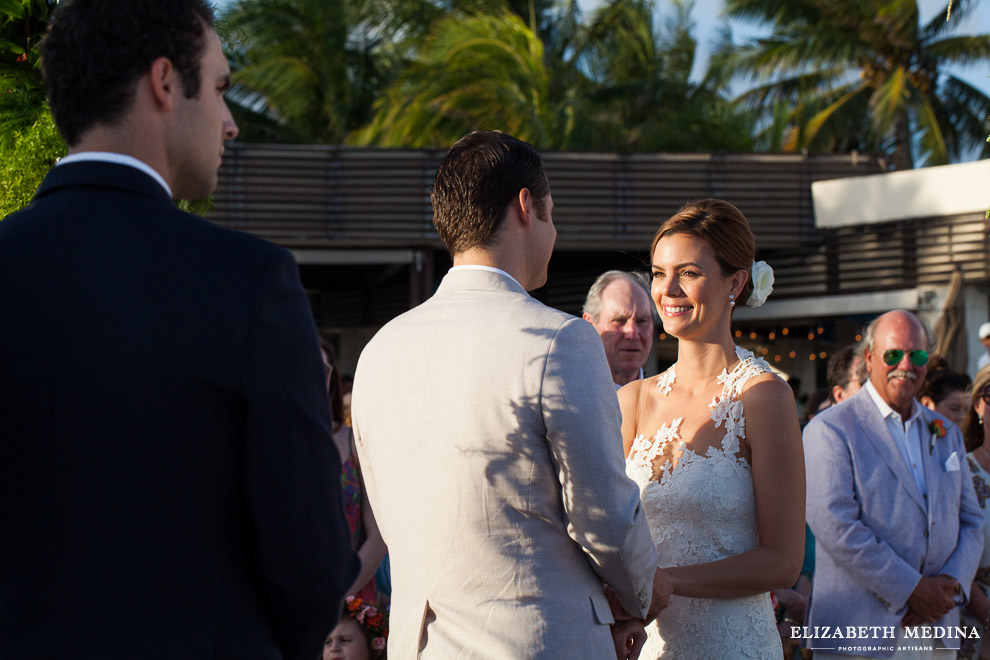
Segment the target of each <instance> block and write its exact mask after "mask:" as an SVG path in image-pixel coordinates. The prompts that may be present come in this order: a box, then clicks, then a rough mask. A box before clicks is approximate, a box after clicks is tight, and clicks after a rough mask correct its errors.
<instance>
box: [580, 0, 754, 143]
mask: <svg viewBox="0 0 990 660" xmlns="http://www.w3.org/2000/svg"><path fill="white" fill-rule="evenodd" d="M693 8H694V3H693V1H682V0H674V1H673V2H672V9H673V12H672V14H670V15H668V16H667V17H666V19H665V20H664V22H663V25H662V29H659V30H658V29H657V27H656V25H657V24H656V21H654V20H653V17H654V15H655V13H656V11H655V5H654V2H653V1H652V0H632V1H627V2H617V3H612V4H609V5H606V6H604V7H602V8H601V9H600V10H599V13H598V14H597V15H596V16H595V17H594V18H593V19H592V21H591V25H592V26H593V27H592V28H591V32H592V37H591V43H590V45H589V47H588V48H587V49H586V53H585V55H584V62H583V66H584V67H586V68H587V69H588V70H589V76H588V85H587V86H588V90H587V92H586V93H587V96H588V99H589V106H590V110H589V112H590V115H591V118H592V120H593V121H592V122H591V123H592V124H593V125H594V126H595V127H596V129H597V130H596V131H595V134H594V135H589V136H587V140H588V141H589V142H591V144H590V145H589V146H593V147H594V148H597V149H607V150H618V151H659V150H669V151H715V150H727V151H750V150H751V149H752V146H753V141H752V139H751V134H752V128H753V119H752V115H751V113H747V112H744V111H743V110H742V109H741V108H739V107H737V106H735V105H734V104H732V103H731V102H729V101H728V100H727V98H728V90H727V88H728V82H729V76H727V75H725V72H724V70H723V68H722V67H720V63H721V61H722V59H724V57H725V54H726V52H727V49H731V40H727V39H724V40H723V44H722V46H721V47H720V48H719V49H718V50H717V51H716V53H715V54H714V55H713V57H712V58H711V61H710V66H709V69H708V71H707V73H706V74H705V76H704V77H703V78H702V79H701V80H700V81H697V82H694V81H692V80H691V79H690V77H691V71H692V69H693V67H694V62H695V54H696V51H697V47H698V43H697V40H696V38H695V36H694V31H695V25H694V22H693V20H692V18H691V13H692V11H693Z"/></svg>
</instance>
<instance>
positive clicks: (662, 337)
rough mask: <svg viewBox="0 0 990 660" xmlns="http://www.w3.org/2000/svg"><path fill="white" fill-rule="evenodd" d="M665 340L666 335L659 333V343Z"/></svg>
mask: <svg viewBox="0 0 990 660" xmlns="http://www.w3.org/2000/svg"><path fill="white" fill-rule="evenodd" d="M666 338H667V333H666V332H661V333H660V341H663V340H664V339H666Z"/></svg>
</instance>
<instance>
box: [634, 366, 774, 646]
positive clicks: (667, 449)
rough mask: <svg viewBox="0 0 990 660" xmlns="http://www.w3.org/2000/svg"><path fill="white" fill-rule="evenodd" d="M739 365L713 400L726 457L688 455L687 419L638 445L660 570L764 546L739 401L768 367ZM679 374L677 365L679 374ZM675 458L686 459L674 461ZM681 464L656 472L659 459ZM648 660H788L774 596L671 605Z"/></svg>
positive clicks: (638, 475)
mask: <svg viewBox="0 0 990 660" xmlns="http://www.w3.org/2000/svg"><path fill="white" fill-rule="evenodd" d="M736 355H737V356H738V357H739V360H740V361H739V363H738V364H737V365H736V366H735V367H734V368H733V370H732V371H731V372H726V371H723V372H722V374H721V375H720V376H719V377H718V382H719V383H721V384H722V394H721V396H720V397H716V398H715V399H713V400H712V403H711V404H710V405H709V407H710V408H711V410H712V413H711V416H712V420H713V421H714V422H715V427H716V428H723V429H724V430H725V435H724V436H723V438H722V442H721V448H718V447H710V448H709V449H708V451H707V452H706V453H705V454H704V455H698V454H696V453H694V452H692V451H691V450H690V449H688V448H686V447H685V446H684V442H683V441H682V440H681V438H680V434H679V427H680V424H681V421H682V419H683V418H676V419H673V420H671V421H670V423H669V424H663V425H662V426H661V427H660V429H659V430H658V431H657V432H656V434H655V435H654V436H653V437H647V436H645V435H639V436H637V437H636V438H635V440H634V442H633V446H632V450H631V451H630V452H629V458H628V459H627V460H626V474H628V475H629V477H630V478H632V479H633V480H634V481H635V482H636V483H637V484H638V485H639V488H640V497H641V498H642V500H643V508H644V510H645V512H646V519H647V521H649V524H650V530H651V531H652V533H653V542H654V543H656V546H657V554H658V562H659V565H660V566H688V565H694V564H702V563H706V562H712V561H715V560H717V559H722V558H723V557H729V556H732V555H737V554H740V553H742V552H745V551H747V550H752V549H753V548H755V547H756V546H757V531H756V504H755V502H754V499H753V477H752V473H751V470H750V467H749V464H748V463H747V462H746V461H745V459H743V458H741V457H739V456H738V453H739V442H740V440H741V439H743V438H744V437H745V435H746V417H745V413H744V411H743V404H742V401H740V398H739V396H740V394H741V392H742V390H743V386H744V385H745V384H746V382H747V381H748V380H749V379H750V378H752V377H754V376H756V375H759V374H762V373H764V372H767V371H770V367H769V366H768V365H767V363H766V362H765V361H764V360H762V359H759V358H755V357H754V356H753V354H752V353H750V352H749V351H746V350H744V349H741V348H739V347H736ZM675 366H676V365H675ZM674 378H675V373H674V367H671V368H670V369H668V370H667V371H666V372H664V373H663V374H661V375H660V377H659V379H658V381H657V388H658V389H659V391H660V393H661V395H664V396H665V395H667V394H668V393H669V392H670V388H671V385H672V384H673V382H674ZM678 451H683V453H681V454H680V456H677V452H678ZM671 452H673V453H674V457H675V458H676V465H675V466H674V467H673V469H671V467H670V462H669V461H667V462H666V463H665V464H664V465H663V467H662V468H660V469H657V468H655V467H654V466H655V465H656V462H657V460H656V459H657V458H658V457H660V456H665V455H667V456H669V455H670V454H671ZM655 472H659V474H655ZM647 635H648V639H647V642H646V646H645V647H644V648H643V652H642V653H641V654H640V657H641V658H644V659H645V660H655V659H656V658H661V657H662V658H663V659H664V660H735V659H736V658H759V659H760V660H766V659H769V658H780V657H782V655H783V651H782V650H781V645H780V636H779V635H778V633H777V629H776V626H775V619H774V614H773V608H772V606H771V604H770V594H768V593H764V594H758V595H756V596H748V597H745V598H685V597H680V596H673V597H671V599H670V605H669V606H668V607H667V608H666V609H665V610H663V611H662V612H660V616H659V617H658V618H657V620H656V621H655V622H653V623H651V624H650V625H649V626H648V627H647Z"/></svg>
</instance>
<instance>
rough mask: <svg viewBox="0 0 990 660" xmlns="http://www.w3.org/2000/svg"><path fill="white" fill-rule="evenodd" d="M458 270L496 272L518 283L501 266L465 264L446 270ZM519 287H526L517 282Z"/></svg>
mask: <svg viewBox="0 0 990 660" xmlns="http://www.w3.org/2000/svg"><path fill="white" fill-rule="evenodd" d="M458 270H487V271H488V272H489V273H498V274H499V275H505V276H506V277H508V278H509V279H510V280H512V281H513V282H515V283H516V284H519V281H518V280H517V279H516V278H514V277H513V276H512V275H509V274H508V273H507V272H505V271H504V270H502V269H501V268H495V267H494V266H482V265H480V264H465V265H463V266H453V267H451V269H450V270H448V271H447V272H448V273H453V272H456V271H458ZM519 287H520V288H522V289H525V288H526V287H524V286H523V285H522V284H519Z"/></svg>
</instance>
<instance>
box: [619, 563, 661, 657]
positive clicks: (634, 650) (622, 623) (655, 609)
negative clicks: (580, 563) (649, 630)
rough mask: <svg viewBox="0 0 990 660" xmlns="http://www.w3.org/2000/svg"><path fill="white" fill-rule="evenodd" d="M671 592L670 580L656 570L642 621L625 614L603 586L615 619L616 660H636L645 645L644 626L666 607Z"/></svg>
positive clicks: (620, 605)
mask: <svg viewBox="0 0 990 660" xmlns="http://www.w3.org/2000/svg"><path fill="white" fill-rule="evenodd" d="M673 592H674V589H673V586H672V585H671V583H670V578H668V577H667V574H666V573H664V572H663V570H661V569H659V568H658V569H657V571H656V573H654V574H653V600H652V601H651V602H650V608H649V609H648V610H647V612H646V620H645V621H644V620H642V619H638V618H636V617H634V616H632V615H631V614H629V613H628V612H626V610H625V608H623V607H622V604H621V603H619V599H618V598H617V597H616V595H615V592H614V591H613V590H612V588H611V587H609V586H608V585H607V584H606V585H605V596H606V597H607V598H608V604H609V608H610V609H611V610H612V617H613V618H614V619H615V623H613V624H612V626H611V630H612V643H613V644H614V645H615V657H616V658H617V660H636V658H638V657H639V652H640V651H641V650H642V649H643V644H645V643H646V624H648V623H649V622H650V621H652V620H653V619H655V618H656V617H657V614H659V613H660V610H662V609H663V608H665V607H667V605H668V604H669V603H670V597H671V595H673Z"/></svg>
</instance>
